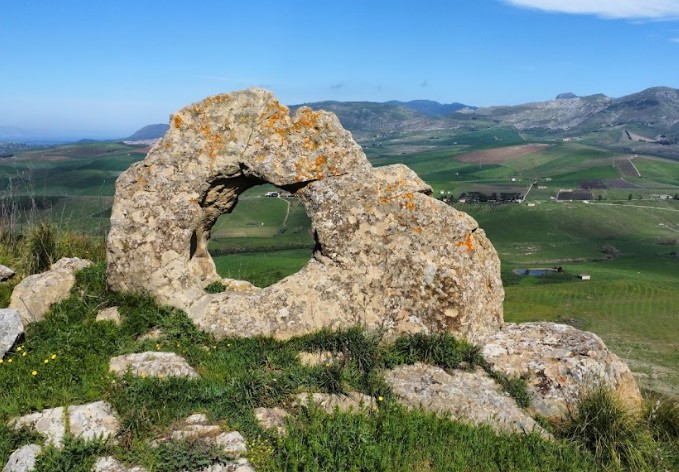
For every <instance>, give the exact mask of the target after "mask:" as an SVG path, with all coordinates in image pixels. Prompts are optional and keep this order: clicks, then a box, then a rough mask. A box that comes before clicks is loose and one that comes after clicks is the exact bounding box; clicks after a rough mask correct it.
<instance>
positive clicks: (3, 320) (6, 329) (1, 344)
mask: <svg viewBox="0 0 679 472" xmlns="http://www.w3.org/2000/svg"><path fill="white" fill-rule="evenodd" d="M22 334H24V324H23V323H22V322H21V315H20V314H19V311H17V310H8V309H5V308H3V309H0V359H2V358H3V357H4V355H5V354H6V353H7V351H9V350H10V349H12V346H14V343H16V342H17V339H19V337H20V336H21V335H22Z"/></svg>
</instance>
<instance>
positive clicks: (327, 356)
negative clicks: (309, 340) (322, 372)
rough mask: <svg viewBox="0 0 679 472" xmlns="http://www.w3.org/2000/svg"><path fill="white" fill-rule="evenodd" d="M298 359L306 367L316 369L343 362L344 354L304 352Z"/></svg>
mask: <svg viewBox="0 0 679 472" xmlns="http://www.w3.org/2000/svg"><path fill="white" fill-rule="evenodd" d="M298 357H299V362H300V364H302V365H303V366H304V367H316V366H319V365H324V364H328V363H332V364H334V363H335V362H342V361H343V360H344V353H342V352H337V353H333V352H330V351H320V352H305V351H302V352H300V353H299V354H298Z"/></svg>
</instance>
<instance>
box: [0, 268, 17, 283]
mask: <svg viewBox="0 0 679 472" xmlns="http://www.w3.org/2000/svg"><path fill="white" fill-rule="evenodd" d="M13 276H14V271H13V270H12V269H10V268H9V267H7V266H4V265H0V282H4V281H5V280H9V279H11V278H12V277H13Z"/></svg>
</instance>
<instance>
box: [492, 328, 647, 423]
mask: <svg viewBox="0 0 679 472" xmlns="http://www.w3.org/2000/svg"><path fill="white" fill-rule="evenodd" d="M483 356H484V358H485V359H486V360H487V361H488V362H490V363H491V364H493V367H494V368H495V369H496V370H498V371H500V372H502V373H505V374H507V375H511V376H516V377H523V378H525V379H526V380H527V382H528V390H529V393H530V395H531V406H532V407H533V408H534V409H535V410H536V411H537V412H538V413H540V414H541V415H543V416H546V417H558V416H561V415H563V414H564V413H566V411H567V409H568V407H569V406H572V405H574V404H575V402H576V401H577V399H578V397H579V396H580V395H581V393H583V392H587V391H588V390H589V389H592V388H595V387H597V386H605V387H609V388H611V389H612V390H614V391H615V392H617V394H618V396H619V397H620V398H621V400H623V402H624V403H626V404H627V405H628V406H629V407H631V408H633V409H637V408H639V406H640V405H641V394H640V392H639V387H638V386H637V384H636V381H635V380H634V377H633V376H632V373H631V372H630V370H629V367H627V364H625V363H624V362H623V361H621V360H620V359H619V358H618V356H616V355H615V354H613V353H612V352H611V351H609V350H608V348H606V346H605V345H604V343H603V341H602V340H601V339H600V338H599V337H598V336H596V335H595V334H593V333H589V332H586V331H580V330H577V329H575V328H573V327H571V326H568V325H563V324H556V323H546V322H541V323H522V324H507V325H505V328H504V329H503V330H502V331H500V332H498V333H496V334H495V335H493V336H491V337H490V338H489V339H487V340H486V342H485V345H484V347H483Z"/></svg>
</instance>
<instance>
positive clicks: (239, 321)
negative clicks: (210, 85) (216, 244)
mask: <svg viewBox="0 0 679 472" xmlns="http://www.w3.org/2000/svg"><path fill="white" fill-rule="evenodd" d="M265 182H268V183H272V184H274V185H276V186H279V187H282V188H284V189H286V190H289V191H291V192H293V193H294V194H295V195H296V196H297V197H299V199H300V200H301V202H302V203H303V205H304V207H305V209H306V212H307V213H308V215H309V216H310V218H311V220H312V227H313V232H314V236H315V238H316V241H317V245H316V249H315V251H314V254H313V257H312V259H311V261H310V262H309V263H308V264H307V265H306V266H305V267H304V268H303V269H302V270H301V271H300V272H298V273H297V274H294V275H292V276H290V277H288V278H286V279H284V280H282V281H281V282H279V283H277V284H274V285H272V286H270V287H267V288H265V289H261V290H247V291H239V290H230V289H229V287H228V286H227V290H226V291H225V292H223V293H219V294H206V293H205V292H204V290H203V289H204V287H206V286H207V285H209V284H210V283H212V282H215V281H220V280H221V279H220V278H219V276H218V275H217V273H216V271H215V267H214V263H213V261H212V258H211V257H210V255H209V253H208V251H207V241H208V239H209V235H210V228H211V227H212V225H213V224H214V223H215V221H216V220H217V218H218V217H219V216H220V215H221V214H222V213H226V212H230V211H231V210H232V209H233V208H234V206H235V205H236V203H237V201H238V195H239V194H240V193H242V192H243V191H244V190H246V189H247V188H250V187H252V186H254V185H257V184H261V183H265ZM430 193H431V188H430V187H429V186H428V185H427V184H425V183H424V182H423V181H422V180H420V179H419V178H418V177H417V176H416V175H415V174H414V173H413V172H412V171H411V170H410V169H408V168H406V167H405V166H401V165H396V166H389V167H383V168H378V169H376V168H373V167H371V165H370V164H369V163H368V161H367V159H366V157H365V155H364V154H363V152H362V150H361V148H360V146H358V145H357V144H356V143H355V142H354V141H353V139H352V137H351V135H350V134H349V133H348V132H347V131H345V130H344V129H343V128H342V127H341V125H340V124H339V121H338V120H337V118H336V117H335V116H334V115H333V114H331V113H326V112H314V111H311V110H310V109H308V108H300V109H298V110H297V111H296V113H295V114H294V116H292V117H290V116H289V115H288V109H287V108H286V107H283V106H281V105H280V104H279V103H278V102H277V101H276V100H275V99H274V97H273V96H272V95H271V94H270V93H269V92H266V91H263V90H257V89H250V90H246V91H243V92H236V93H232V94H228V95H218V96H215V97H210V98H207V99H205V100H204V101H202V102H200V103H197V104H194V105H191V106H188V107H186V108H184V109H183V110H181V111H179V112H178V113H176V114H175V115H174V116H173V117H172V118H171V128H170V130H169V131H168V132H167V134H166V135H165V137H164V138H163V139H162V140H161V141H160V142H159V143H158V144H157V145H155V146H154V148H153V149H152V150H151V151H150V152H149V154H148V156H147V157H146V159H145V160H144V161H142V162H140V163H137V164H134V165H133V166H132V167H130V169H128V170H127V171H126V172H125V173H123V174H122V175H121V176H120V177H119V179H118V181H117V183H116V197H115V200H114V205H113V211H112V216H111V231H110V233H109V237H108V241H107V256H108V282H109V284H110V286H111V287H112V288H113V289H114V290H122V291H144V292H149V293H151V294H152V295H154V296H155V297H157V298H158V300H159V301H160V302H161V303H166V304H169V305H172V306H175V307H178V308H181V309H184V310H186V311H187V313H188V314H189V316H190V317H191V319H192V320H193V321H194V322H195V323H196V324H197V325H198V326H200V327H201V328H202V329H204V330H206V331H209V332H211V333H213V334H214V335H215V336H217V337H218V338H223V337H226V336H251V335H267V336H275V337H277V338H289V337H291V336H296V335H301V334H305V333H309V332H312V331H316V330H318V329H319V328H324V327H327V328H340V327H346V326H350V325H356V324H363V325H365V326H367V327H370V328H379V329H382V330H384V331H385V332H386V333H387V334H388V335H390V334H399V333H404V332H432V331H439V330H446V331H450V332H452V333H456V334H458V335H460V336H463V337H466V338H468V339H471V340H474V339H477V338H479V337H481V336H484V335H488V334H490V333H493V332H494V331H496V330H497V329H498V328H499V327H500V326H501V324H502V301H503V296H504V292H503V289H502V283H501V280H500V272H499V260H498V257H497V254H496V252H495V250H494V248H493V247H492V245H491V244H490V242H489V241H488V239H487V238H486V236H485V234H484V232H483V230H481V229H480V228H479V227H478V224H477V223H476V221H474V220H473V219H472V218H471V217H469V216H468V215H466V214H464V213H461V212H458V211H456V210H454V209H453V208H451V207H449V206H447V205H445V204H444V203H441V202H439V201H438V200H436V199H434V198H432V197H431V196H430ZM231 285H232V284H231Z"/></svg>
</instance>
